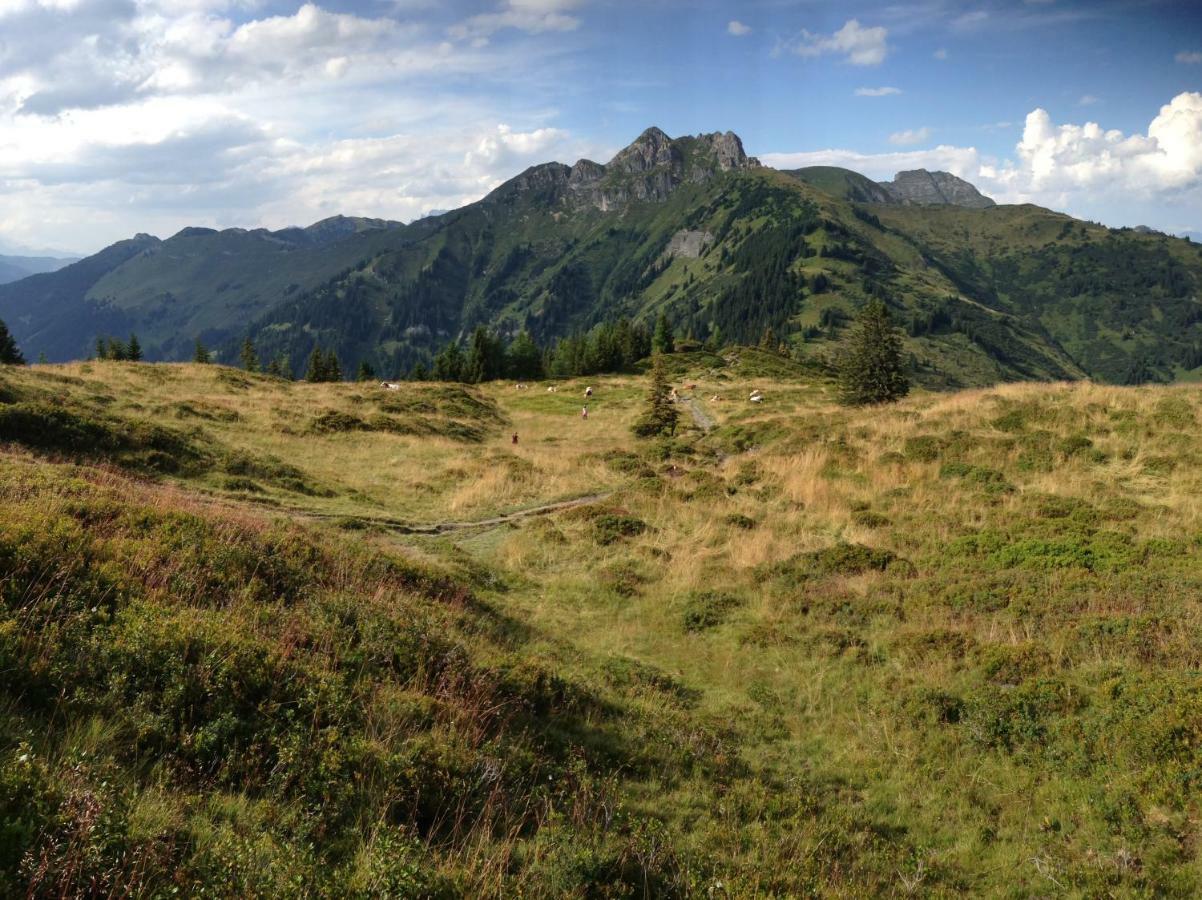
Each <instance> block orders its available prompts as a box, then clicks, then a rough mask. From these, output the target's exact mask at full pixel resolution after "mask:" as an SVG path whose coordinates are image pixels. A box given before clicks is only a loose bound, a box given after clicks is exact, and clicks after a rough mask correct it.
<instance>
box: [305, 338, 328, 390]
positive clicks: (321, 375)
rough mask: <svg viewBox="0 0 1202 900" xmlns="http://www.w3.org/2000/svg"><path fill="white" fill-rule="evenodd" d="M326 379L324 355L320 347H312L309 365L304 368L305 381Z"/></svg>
mask: <svg viewBox="0 0 1202 900" xmlns="http://www.w3.org/2000/svg"><path fill="white" fill-rule="evenodd" d="M325 380H326V355H325V354H324V353H322V352H321V348H320V347H314V348H313V352H312V353H310V354H309V365H308V367H307V368H306V369H305V381H311V382H318V381H325Z"/></svg>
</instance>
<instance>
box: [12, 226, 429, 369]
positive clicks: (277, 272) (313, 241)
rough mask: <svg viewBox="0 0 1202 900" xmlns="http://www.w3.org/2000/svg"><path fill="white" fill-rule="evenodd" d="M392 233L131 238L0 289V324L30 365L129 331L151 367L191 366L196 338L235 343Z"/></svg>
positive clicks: (192, 232) (82, 351) (194, 233)
mask: <svg viewBox="0 0 1202 900" xmlns="http://www.w3.org/2000/svg"><path fill="white" fill-rule="evenodd" d="M397 227H398V223H395V222H384V221H381V220H375V219H349V218H345V217H335V218H334V219H332V220H325V221H323V222H318V223H316V224H315V225H312V226H310V227H309V228H307V229H300V228H290V229H284V230H283V231H277V232H269V231H266V230H263V229H259V230H256V231H246V230H245V229H241V228H231V229H227V230H225V231H220V232H219V231H214V230H213V229H211V228H185V229H184V230H183V231H181V232H179V234H177V235H175V236H174V237H171V238H168V239H167V240H163V241H160V240H159V239H158V238H155V237H152V236H150V235H145V234H143V235H138V236H137V237H135V238H132V239H130V240H128V241H121V242H119V243H117V244H114V245H112V246H111V247H108V248H106V249H105V250H102V251H101V252H100V253H98V254H95V255H94V256H90V257H88V258H87V259H84V260H81V261H80V262H78V263H74V264H72V265H70V266H67V267H65V268H63V269H61V270H59V271H57V272H51V273H47V274H42V275H37V276H34V277H32V278H27V279H24V280H22V281H20V282H17V283H14V284H10V285H2V286H0V318H3V319H4V321H5V322H6V323H7V324H8V325H9V327H10V329H11V330H12V332H13V334H14V335H15V336H16V337H17V339H18V341H19V342H20V343H21V345H22V346H23V347H25V348H26V349H28V350H29V351H30V353H31V354H32V355H31V356H30V357H29V358H30V359H34V358H36V357H37V355H38V354H40V353H44V354H46V356H47V358H48V359H51V360H70V359H83V358H85V357H87V356H88V355H89V354H90V353H92V352H93V350H94V348H95V343H96V338H97V336H100V335H104V336H108V335H113V336H119V337H122V338H124V337H126V336H128V335H129V333H130V332H131V331H134V332H137V333H138V336H139V338H140V340H141V342H142V344H143V347H144V351H145V353H146V355H147V358H149V359H189V358H191V354H192V348H193V345H194V342H195V340H196V339H197V338H201V339H202V340H204V341H205V342H206V343H208V344H209V345H216V344H220V343H221V342H222V341H225V340H229V339H231V338H232V337H233V336H236V335H241V334H243V333H244V331H245V328H246V325H247V323H248V322H250V321H251V320H253V319H254V318H255V317H256V316H258V315H260V314H262V313H263V312H264V311H265V310H267V309H270V308H271V307H273V306H274V305H275V304H277V303H279V302H280V301H281V300H283V299H285V298H287V297H288V296H290V295H292V294H294V293H295V292H297V291H299V290H303V289H308V288H311V287H313V286H314V285H316V284H319V283H321V282H322V281H324V280H326V279H328V278H330V277H332V276H334V275H336V274H338V273H339V272H345V271H349V270H350V269H351V268H352V267H354V266H355V265H356V264H357V263H358V262H359V261H360V260H361V259H364V258H366V257H370V256H372V255H373V254H374V253H375V252H377V251H376V250H374V249H373V246H374V244H373V241H378V240H380V239H381V236H382V235H384V234H387V233H389V232H390V231H392V230H393V229H394V228H397ZM417 230H418V231H420V228H418V229H417Z"/></svg>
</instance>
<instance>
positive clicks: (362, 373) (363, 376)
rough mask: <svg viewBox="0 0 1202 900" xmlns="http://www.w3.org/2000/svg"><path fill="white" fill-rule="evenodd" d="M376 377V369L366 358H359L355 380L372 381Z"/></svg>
mask: <svg viewBox="0 0 1202 900" xmlns="http://www.w3.org/2000/svg"><path fill="white" fill-rule="evenodd" d="M375 377H376V370H375V368H374V367H373V366H372V364H371V363H369V362H368V361H367V360H365V359H364V360H360V362H359V372H358V373H357V374H356V376H355V380H356V381H373V380H374V379H375Z"/></svg>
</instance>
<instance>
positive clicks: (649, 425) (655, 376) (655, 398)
mask: <svg viewBox="0 0 1202 900" xmlns="http://www.w3.org/2000/svg"><path fill="white" fill-rule="evenodd" d="M671 394H672V388H671V386H670V385H669V384H668V369H667V367H666V366H665V365H664V357H663V355H662V354H660V353H657V354H655V356H654V358H653V361H652V364H651V388H650V390H648V392H647V407H646V409H644V410H643V414H642V416H640V417H639V419H638V421H637V422H635V423H634V426H633V428H632V430H633V431H634V433H635V435H637V436H638V437H655V436H657V435H661V434H675V433H676V420H677V410H676V404H674V403H673V402H672V400H671Z"/></svg>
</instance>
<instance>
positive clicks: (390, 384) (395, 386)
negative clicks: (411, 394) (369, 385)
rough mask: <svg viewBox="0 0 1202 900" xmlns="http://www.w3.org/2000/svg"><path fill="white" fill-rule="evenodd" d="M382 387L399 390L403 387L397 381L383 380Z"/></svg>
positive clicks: (388, 389) (387, 389)
mask: <svg viewBox="0 0 1202 900" xmlns="http://www.w3.org/2000/svg"><path fill="white" fill-rule="evenodd" d="M380 387H382V388H384V390H386V391H399V390H400V389H401V386H400V385H399V384H397V383H396V382H395V381H381V382H380Z"/></svg>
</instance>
